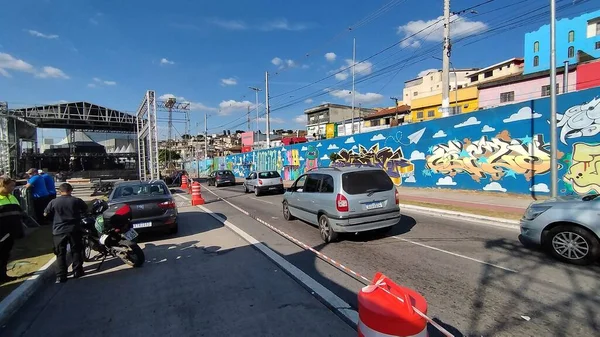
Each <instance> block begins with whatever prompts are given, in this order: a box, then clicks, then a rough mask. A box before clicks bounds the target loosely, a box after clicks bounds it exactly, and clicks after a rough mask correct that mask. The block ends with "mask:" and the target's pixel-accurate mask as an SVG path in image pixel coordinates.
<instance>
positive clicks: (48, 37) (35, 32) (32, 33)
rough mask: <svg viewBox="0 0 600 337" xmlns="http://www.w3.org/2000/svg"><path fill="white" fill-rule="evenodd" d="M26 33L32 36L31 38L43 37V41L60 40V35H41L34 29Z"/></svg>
mask: <svg viewBox="0 0 600 337" xmlns="http://www.w3.org/2000/svg"><path fill="white" fill-rule="evenodd" d="M26 32H28V33H29V35H31V36H35V37H41V38H43V39H49V40H53V39H58V35H56V34H44V33H40V32H38V31H37V30H33V29H28V30H26Z"/></svg>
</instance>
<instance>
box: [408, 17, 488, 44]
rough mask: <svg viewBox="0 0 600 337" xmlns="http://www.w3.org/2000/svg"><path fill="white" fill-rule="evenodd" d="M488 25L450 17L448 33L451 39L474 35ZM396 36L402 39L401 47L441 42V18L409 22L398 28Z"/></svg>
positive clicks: (442, 28) (442, 26)
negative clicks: (450, 33) (398, 35)
mask: <svg viewBox="0 0 600 337" xmlns="http://www.w3.org/2000/svg"><path fill="white" fill-rule="evenodd" d="M487 28H488V25H487V24H485V23H484V22H481V21H471V20H469V18H466V17H460V16H458V15H452V16H451V17H450V31H451V32H452V38H454V39H456V38H460V37H464V36H469V35H474V34H477V33H480V32H482V31H485V30H487ZM398 34H403V35H404V38H403V40H402V42H401V43H400V45H401V46H402V47H413V48H417V47H420V46H421V42H423V41H442V39H443V35H444V21H443V17H441V16H440V17H438V18H437V19H432V20H428V21H423V20H417V21H410V22H408V23H407V24H405V25H403V26H400V27H398Z"/></svg>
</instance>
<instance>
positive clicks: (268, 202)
mask: <svg viewBox="0 0 600 337" xmlns="http://www.w3.org/2000/svg"><path fill="white" fill-rule="evenodd" d="M250 199H254V200H258V201H260V202H265V203H267V204H271V205H275V204H274V203H272V202H270V201H267V200H262V199H259V198H255V197H250Z"/></svg>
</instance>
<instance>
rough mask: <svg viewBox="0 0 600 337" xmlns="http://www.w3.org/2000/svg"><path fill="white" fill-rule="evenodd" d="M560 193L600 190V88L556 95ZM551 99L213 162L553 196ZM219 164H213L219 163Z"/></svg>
mask: <svg viewBox="0 0 600 337" xmlns="http://www.w3.org/2000/svg"><path fill="white" fill-rule="evenodd" d="M557 106H558V112H559V114H558V116H557V117H558V120H559V123H558V129H557V130H556V132H557V135H558V139H559V143H558V149H559V153H558V162H559V178H560V181H559V188H560V191H559V192H560V194H563V195H564V194H573V193H577V194H587V193H592V192H600V135H599V134H600V88H595V89H588V90H584V91H578V92H573V93H568V94H563V95H560V96H558V98H557ZM549 111H550V102H549V99H548V98H543V99H538V100H533V101H528V102H521V103H517V104H512V105H507V106H502V107H498V108H494V109H488V110H482V111H479V112H472V113H468V114H461V115H457V116H452V117H447V118H443V119H437V120H432V121H428V122H422V123H415V124H408V125H403V126H399V127H395V128H390V129H385V130H379V131H374V132H370V133H362V134H355V135H353V136H346V137H337V138H334V139H327V140H322V141H318V142H311V143H304V144H296V145H292V146H287V147H278V148H273V149H269V150H260V151H255V152H248V153H243V154H237V155H232V156H228V157H226V158H215V159H214V162H212V163H211V167H213V168H216V166H218V168H229V169H231V170H232V171H233V172H234V173H235V174H236V175H237V176H239V177H245V176H247V175H248V174H249V172H251V171H252V170H276V171H278V172H279V173H280V174H281V175H282V176H283V177H284V179H286V180H294V179H296V178H297V177H299V176H300V175H301V174H302V173H304V172H306V171H308V170H310V169H311V168H314V167H322V166H348V165H351V166H360V165H369V166H377V167H381V168H382V169H384V170H385V171H386V172H387V173H388V174H389V175H390V177H391V178H392V180H393V181H394V183H395V184H396V185H398V186H401V185H402V186H411V187H439V188H454V189H470V190H483V191H494V192H500V193H504V192H511V193H527V194H528V193H532V192H535V193H542V194H544V193H549V192H550V190H549V186H550V168H551V165H550V124H549V116H550V113H549ZM215 162H216V164H215Z"/></svg>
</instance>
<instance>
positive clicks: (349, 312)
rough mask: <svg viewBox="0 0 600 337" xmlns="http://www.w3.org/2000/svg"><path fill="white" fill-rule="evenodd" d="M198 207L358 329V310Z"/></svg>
mask: <svg viewBox="0 0 600 337" xmlns="http://www.w3.org/2000/svg"><path fill="white" fill-rule="evenodd" d="M209 191H210V190H209ZM210 192H211V193H213V194H215V193H214V192H212V191H210ZM215 195H216V194H215ZM179 196H180V197H182V198H183V199H186V200H189V198H187V197H184V196H182V195H179ZM196 207H198V208H199V209H201V210H202V211H204V212H205V213H207V214H209V215H210V216H212V217H213V218H215V219H216V220H217V221H219V222H221V223H223V224H224V225H225V226H227V228H229V229H230V230H232V231H233V232H234V233H236V234H237V235H239V236H241V237H242V238H243V239H244V240H246V241H247V242H248V243H250V244H251V245H252V246H254V247H255V248H256V249H258V250H259V251H260V252H262V253H263V254H264V255H266V256H267V257H268V258H269V259H271V260H272V261H273V262H275V264H277V265H278V266H279V267H281V268H282V269H284V270H285V271H286V272H287V273H289V274H290V275H291V276H292V277H293V278H295V279H296V280H297V281H298V282H300V283H302V284H303V285H304V286H305V287H307V288H308V289H310V290H311V291H312V292H313V293H314V294H316V295H317V297H318V298H319V299H320V300H321V301H324V302H325V303H324V304H326V305H327V306H329V307H330V308H333V309H334V310H335V311H336V312H337V313H338V314H339V315H342V316H343V318H345V320H347V322H350V323H352V324H354V325H355V327H356V325H357V324H358V312H356V310H353V309H352V307H351V306H350V304H348V303H346V301H344V300H343V299H341V298H340V297H338V296H337V295H336V294H334V293H333V292H332V291H330V290H329V289H327V288H325V287H324V286H323V285H321V284H320V283H319V282H317V281H315V280H314V279H313V278H312V277H310V276H308V275H307V274H306V273H304V272H303V271H302V270H300V269H298V267H296V266H294V265H293V264H291V263H290V262H288V261H287V260H286V259H284V258H283V257H281V256H280V255H279V254H277V253H276V252H274V251H273V250H271V249H270V248H268V247H267V246H265V245H264V244H263V243H261V242H259V241H258V240H256V239H255V238H254V237H253V236H251V235H250V234H248V233H246V232H244V231H243V230H242V229H240V228H239V227H237V226H236V225H234V224H233V223H231V222H230V221H229V220H226V219H224V218H222V217H221V216H219V215H217V214H215V213H213V212H212V211H211V210H210V209H208V208H206V207H204V206H201V205H198V206H196Z"/></svg>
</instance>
